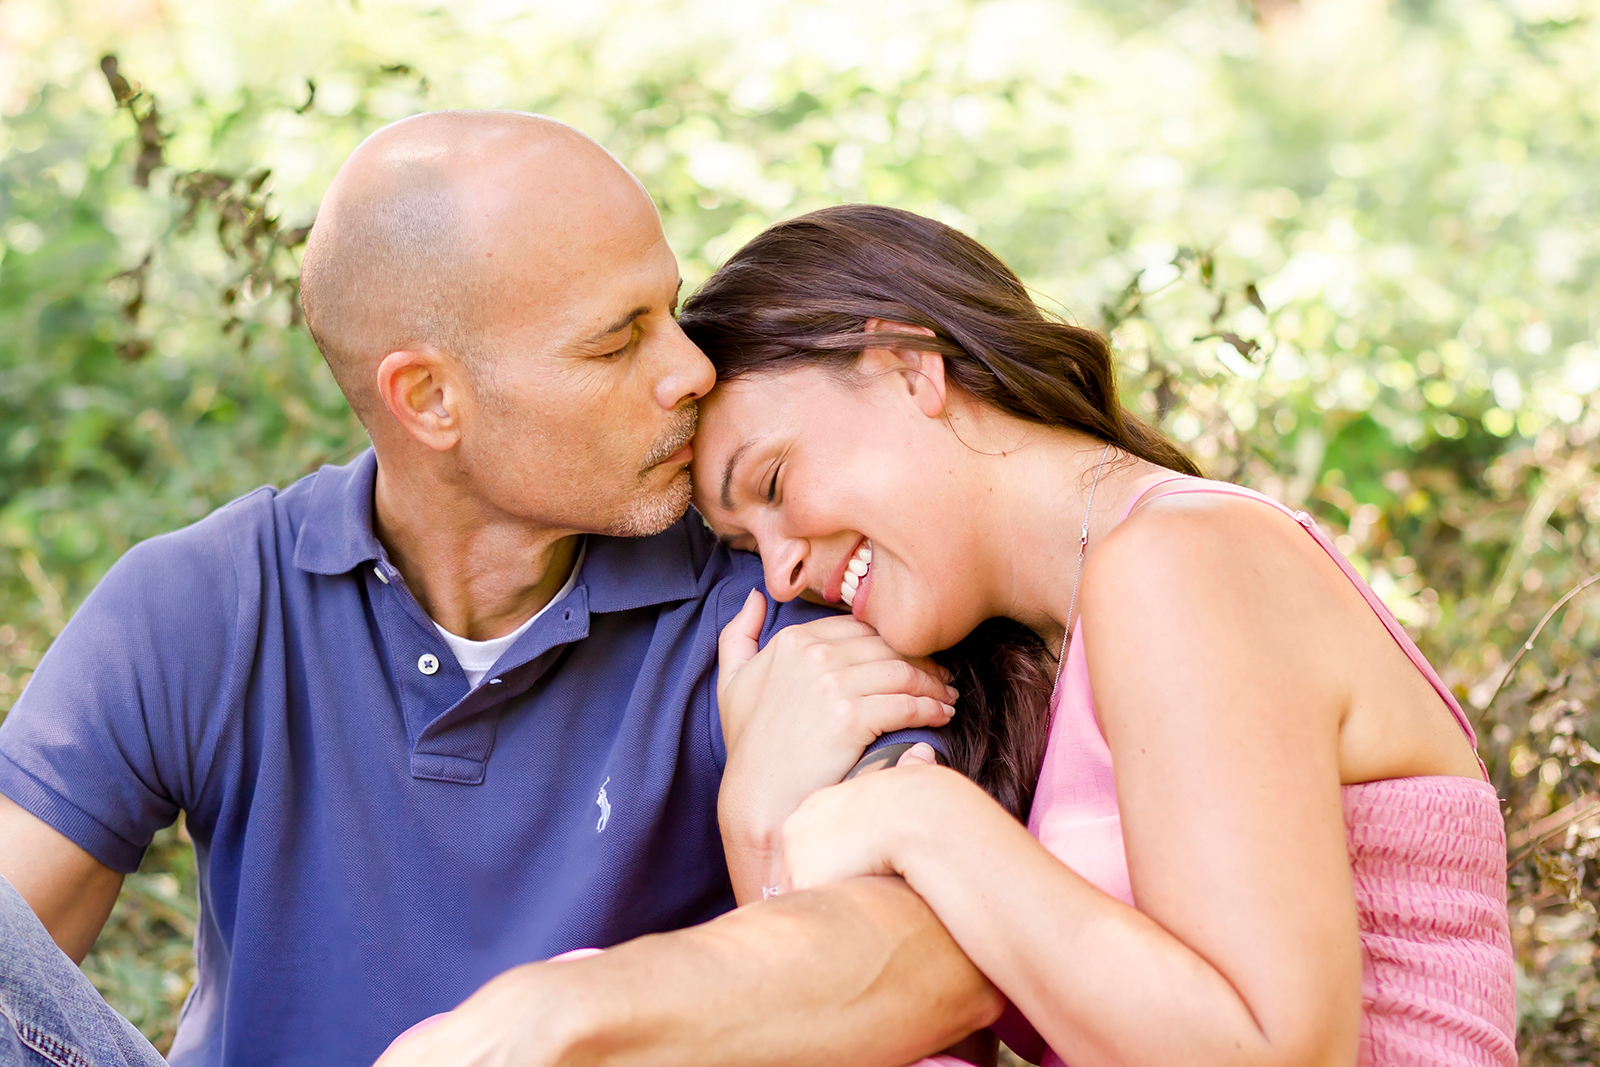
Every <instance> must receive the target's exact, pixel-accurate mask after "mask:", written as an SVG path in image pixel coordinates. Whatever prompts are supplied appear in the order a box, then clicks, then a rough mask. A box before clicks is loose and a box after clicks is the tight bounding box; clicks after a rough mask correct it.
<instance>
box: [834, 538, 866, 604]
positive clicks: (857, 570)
mask: <svg viewBox="0 0 1600 1067" xmlns="http://www.w3.org/2000/svg"><path fill="white" fill-rule="evenodd" d="M870 566H872V542H871V541H862V542H861V547H860V548H858V549H856V553H855V555H853V556H851V557H850V562H849V563H848V564H847V565H846V566H845V571H844V582H843V584H841V585H840V586H839V599H840V600H843V601H844V605H845V607H849V606H850V605H851V604H853V603H854V602H855V599H856V591H857V590H858V589H860V588H861V579H862V577H863V576H865V575H866V573H867V568H868V567H870Z"/></svg>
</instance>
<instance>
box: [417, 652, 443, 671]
mask: <svg viewBox="0 0 1600 1067" xmlns="http://www.w3.org/2000/svg"><path fill="white" fill-rule="evenodd" d="M417 670H419V671H421V672H422V673H423V674H437V673H438V672H439V657H438V656H435V655H434V654H433V653H432V652H424V653H423V654H422V657H421V658H420V659H418V660H417Z"/></svg>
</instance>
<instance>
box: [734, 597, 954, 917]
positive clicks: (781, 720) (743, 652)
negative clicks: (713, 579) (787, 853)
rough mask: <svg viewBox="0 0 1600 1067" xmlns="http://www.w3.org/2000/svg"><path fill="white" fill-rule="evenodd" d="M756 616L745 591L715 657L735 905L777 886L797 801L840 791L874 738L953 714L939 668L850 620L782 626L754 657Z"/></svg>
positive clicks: (761, 607)
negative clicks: (783, 841) (783, 839)
mask: <svg viewBox="0 0 1600 1067" xmlns="http://www.w3.org/2000/svg"><path fill="white" fill-rule="evenodd" d="M765 608H766V602H765V600H764V599H763V598H762V596H761V594H760V593H758V592H755V591H752V592H751V593H750V596H749V598H748V599H747V600H746V601H745V604H744V607H743V609H741V610H740V612H739V614H738V615H736V616H735V617H734V619H733V621H731V622H730V623H728V625H727V626H726V627H724V628H723V631H722V636H721V638H720V639H719V641H718V646H717V652H718V675H717V702H718V706H719V708H720V710H721V715H722V734H723V738H724V740H725V741H726V743H727V748H728V766H727V769H726V770H725V771H724V772H723V777H722V790H721V793H720V794H719V795H718V803H717V815H718V821H719V822H720V823H721V825H722V839H723V846H724V849H725V850H726V852H727V857H728V871H729V874H730V876H731V877H732V879H733V887H734V893H735V896H736V897H737V899H738V900H739V901H740V903H745V902H747V901H750V900H759V899H761V896H762V893H761V887H762V886H772V885H777V884H778V873H779V872H778V869H777V867H776V863H777V859H778V848H779V839H780V837H779V835H780V834H781V832H782V828H783V823H784V820H785V819H787V818H788V817H789V816H790V815H791V814H792V813H793V812H794V810H795V809H796V808H797V807H799V806H800V802H801V801H803V800H804V799H805V798H806V797H807V796H809V795H811V794H812V793H813V792H815V791H816V790H818V789H822V788H824V787H826V786H830V785H833V784H835V783H836V782H838V781H839V780H840V779H842V778H843V777H844V776H845V774H847V773H848V772H849V770H850V768H851V767H853V766H855V764H856V761H857V760H859V759H860V758H861V752H862V750H863V749H865V748H866V747H867V746H868V745H870V744H871V743H872V742H873V741H874V740H876V739H877V737H878V736H879V735H880V734H884V733H888V732H890V731H892V730H902V729H906V728H907V727H912V726H943V725H944V724H945V723H947V722H949V721H950V717H951V716H952V715H953V714H954V713H955V708H954V703H953V702H954V701H955V698H956V691H955V690H954V689H952V688H951V687H950V686H949V685H948V684H947V682H948V680H949V674H948V672H947V671H945V669H944V668H943V667H940V666H939V665H938V664H936V663H934V662H933V661H932V660H928V659H913V658H908V657H906V656H902V655H900V654H899V653H898V652H895V651H894V650H893V649H891V648H890V647H889V646H888V644H886V643H885V642H884V640H883V638H881V637H879V636H878V633H877V631H876V630H874V629H873V628H872V627H870V626H868V625H867V624H866V623H863V622H860V621H858V620H856V619H853V618H851V617H850V616H848V615H843V616H837V617H834V618H828V619H818V620H816V621H815V622H809V623H805V624H803V625H799V626H790V627H788V628H787V629H784V630H781V631H779V632H778V633H777V634H776V635H775V636H774V637H773V638H772V640H771V641H769V642H767V647H766V648H764V649H761V650H760V651H759V652H758V651H757V641H758V640H759V638H760V636H761V625H762V621H763V620H764V618H765V614H766V613H765Z"/></svg>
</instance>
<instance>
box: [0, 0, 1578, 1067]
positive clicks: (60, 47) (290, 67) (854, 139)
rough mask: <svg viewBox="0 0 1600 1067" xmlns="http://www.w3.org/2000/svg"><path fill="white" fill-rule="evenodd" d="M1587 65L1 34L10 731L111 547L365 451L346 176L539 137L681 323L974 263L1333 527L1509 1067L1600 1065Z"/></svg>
mask: <svg viewBox="0 0 1600 1067" xmlns="http://www.w3.org/2000/svg"><path fill="white" fill-rule="evenodd" d="M1597 54H1600V4H1597V3H1596V0H1461V2H1459V3H1454V4H1440V3H1434V2H1430V0H1407V2H1404V3H1401V2H1398V0H1396V2H1394V3H1392V4H1385V3H1382V2H1379V0H1305V2H1303V3H1299V4H1296V3H1292V2H1289V0H1274V2H1272V3H1266V2H1262V3H1258V4H1246V3H1242V2H1232V0H1228V2H1224V0H1197V2H1193V3H1186V4H1175V3H1171V2H1170V0H1137V2H1131V3H1130V2H1125V0H1124V2H1118V3H1111V2H1110V0H1074V2H1069V3H1060V2H1047V0H980V2H968V0H922V2H915V3H914V2H911V0H881V2H880V3H877V4H873V5H860V4H849V3H845V2H843V0H828V2H811V3H797V2H782V0H740V2H738V3H735V2H733V0H613V2H601V0H597V2H595V3H593V4H571V3H566V2H557V0H528V2H525V3H515V2H512V3H504V2H489V0H476V2H468V3H461V4H455V5H450V6H448V7H444V8H439V7H433V8H429V7H425V6H414V5H409V4H405V3H402V2H400V0H378V2H367V3H362V4H360V5H354V4H350V5H311V4H309V3H306V2H304V0H273V2H272V3H268V4H261V5H246V4H241V3H236V2H233V0H223V2H220V3H211V4H200V3H196V2H193V0H179V2H176V3H170V4H163V5H159V6H158V5H155V4H153V3H149V2H148V0H135V2H133V3H122V2H118V3H113V2H111V0H80V2H78V3H75V4H73V5H72V6H71V7H70V8H69V7H68V6H67V5H66V4H65V3H64V2H60V0H8V2H7V3H6V4H3V5H0V118H3V121H0V709H3V708H5V707H7V706H9V704H10V702H11V701H12V700H13V699H14V698H15V695H16V694H17V693H18V692H19V691H20V689H21V687H22V686H23V685H25V684H26V682H27V678H28V674H29V671H31V669H32V668H33V666H34V664H36V663H37V660H38V657H39V655H40V654H41V653H42V652H43V650H44V648H45V647H46V646H47V645H48V643H49V640H50V638H51V637H52V636H53V634H54V633H56V632H58V631H59V629H60V627H61V625H62V622H63V620H64V619H65V617H66V616H67V615H68V614H69V613H70V610H71V608H72V606H73V605H75V604H77V603H78V601H79V600H81V598H82V597H83V595H84V594H85V592H86V591H87V590H88V589H89V588H90V587H91V586H92V585H93V583H94V582H95V581H96V580H97V579H98V577H99V576H100V575H101V574H102V573H104V571H105V569H106V567H107V566H109V565H110V563H111V561H112V560H114V559H115V558H116V557H117V556H118V555H120V554H121V553H122V552H123V551H125V550H126V549H127V547H128V546H129V545H131V544H133V543H134V542H136V541H137V540H139V539H140V538H143V537H147V536H150V535H151V534H154V533H157V532H160V531H162V530H166V529H171V528H173V527H175V526H178V525H181V524H183V523H186V522H189V521H192V520H193V519H195V518H198V517H199V516H201V515H203V514H205V513H206V512H207V511H209V510H210V509H211V508H213V507H215V506H216V505H218V504H220V503H222V502H224V501H226V500H228V499H230V498H232V497H233V496H236V495H238V494H239V493H241V492H244V491H246V490H248V489H250V488H253V487H254V486H255V485H257V484H260V483H262V482H275V483H280V484H281V483H283V482H286V481H288V480H291V479H293V478H294V477H296V476H298V475H299V474H301V473H303V472H305V471H307V470H310V469H313V468H314V467H315V466H316V465H318V464H319V463H322V462H325V461H328V460H337V459H342V458H344V457H347V456H349V455H350V454H352V453H353V452H354V451H356V450H358V449H359V448H361V447H363V445H364V438H363V436H362V434H361V431H360V428H359V426H358V425H357V423H356V422H355V420H354V419H353V418H352V417H351V416H350V415H349V413H348V410H347V409H346V407H345V405H344V403H343V400H342V398H341V397H340V396H339V395H338V391H337V389H336V388H335V387H334V385H333V382H332V379H331V376H330V375H328V373H327V371H326V369H325V368H324V367H323V366H322V364H321V361H320V359H319V358H318V356H317V355H316V352H315V350H314V348H313V347H312V345H311V344H310V342H309V339H308V338H307V337H306V335H305V332H304V330H303V329H301V328H300V327H299V324H298V316H297V310H296V301H295V298H294V297H295V276H296V274H297V272H298V265H297V255H298V249H299V247H300V246H301V244H302V243H303V240H304V236H305V232H306V227H307V226H308V225H309V224H310V222H311V220H312V218H313V217H314V215H315V211H316V205H317V201H318V198H319V197H320V195H321V191H322V190H323V189H324V188H325V187H326V184H327V182H328V180H329V178H330V177H331V176H332V173H333V171H334V169H335V168H336V167H337V166H338V164H339V163H340V162H341V161H342V160H343V159H344V157H345V156H346V155H348V153H349V152H350V151H351V149H353V148H354V147H355V145H356V144H357V143H359V141H360V139H361V138H362V137H364V136H365V135H366V134H368V133H370V132H371V131H372V130H374V129H376V128H377V127H378V126H380V125H382V124H383V123H385V122H387V121H391V120H393V119H397V118H401V117H403V116H405V115H408V114H412V113H415V112H416V111H419V110H425V109H430V108H436V107H509V108H519V109H527V110H537V111H542V112H545V113H547V114H551V115H553V116H555V117H557V118H561V119H564V120H566V121H569V122H572V123H573V124H574V125H576V126H578V127H579V128H581V129H583V130H585V131H586V132H588V133H590V134H592V135H594V136H596V137H597V138H599V139H600V140H601V141H602V142H603V143H605V144H606V145H607V147H609V148H610V149H611V150H612V151H613V152H615V153H616V154H617V155H618V157H619V158H621V159H622V160H624V161H625V162H626V163H627V164H628V165H629V166H630V167H632V168H633V169H634V171H635V172H636V173H638V174H639V175H640V177H641V179H642V180H643V181H644V183H645V184H646V186H647V187H648V188H649V189H650V190H651V192H652V194H653V195H654V196H655V197H656V199H657V202H658V204H659V205H660V207H661V209H662V214H663V218H664V221H665V224H666V227H667V231H668V236H669V238H670V240H671V241H672V243H673V246H674V248H675V249H676V250H677V251H678V253H679V256H680V259H681V261H682V264H683V269H684V273H685V276H686V278H687V280H688V282H689V284H690V286H691V287H692V286H693V285H694V284H696V283H697V282H698V281H699V280H700V279H703V278H704V277H705V276H706V275H707V274H708V273H709V272H710V270H711V269H712V268H713V267H714V266H715V264H716V263H717V262H719V261H720V260H721V259H722V258H723V257H724V256H726V255H727V254H728V253H729V252H730V251H732V250H733V249H734V248H736V247H737V246H738V245H739V244H740V243H741V242H742V241H744V240H745V239H747V238H748V237H749V236H751V235H753V234H754V233H755V232H757V231H758V230H759V229H760V228H761V227H762V226H764V225H766V224H767V223H768V222H770V221H772V220H773V219H776V218H780V217H783V216H786V215H789V214H793V213H796V212H799V211H804V210H808V209H810V208H813V207H817V206H821V205H824V204H828V203H835V202H838V201H841V200H875V201H882V202H888V203H894V204H898V205H901V206H904V207H907V208H911V209H913V210H917V211H922V212H924V213H927V214H931V215H934V216H936V217H939V218H942V219H944V220H946V221H948V222H950V223H952V224H954V225H957V226H960V227H962V228H963V229H966V230H967V231H968V232H971V233H972V234H973V235H974V236H976V237H978V238H979V239H980V240H982V241H984V242H986V243H988V244H990V245H991V246H992V247H994V248H996V250H998V251H999V252H1001V254H1003V255H1004V256H1005V257H1006V258H1007V259H1008V260H1009V261H1010V262H1011V263H1013V265H1015V266H1016V267H1017V268H1018V270H1019V271H1020V272H1021V273H1022V274H1023V276H1024V277H1025V278H1026V279H1027V280H1028V282H1029V284H1030V285H1032V286H1033V287H1034V289H1035V291H1036V292H1037V293H1038V294H1039V296H1040V299H1041V300H1042V301H1043V302H1044V303H1046V304H1047V305H1049V306H1051V307H1054V308H1058V309H1060V310H1061V311H1062V312H1063V313H1064V314H1067V315H1069V316H1072V317H1075V318H1078V319H1080V320H1082V321H1085V322H1086V323H1088V324H1091V325H1095V326H1098V327H1101V328H1104V329H1106V330H1107V331H1109V332H1110V333H1111V334H1112V336H1113V339H1114V341H1115V343H1116V345H1117V349H1118V352H1119V356H1120V359H1121V364H1122V370H1123V376H1124V377H1123V385H1124V389H1125V393H1126V398H1127V401H1128V403H1129V404H1130V405H1132V406H1133V407H1134V408H1135V409H1136V410H1139V411H1141V412H1143V413H1145V414H1146V415H1148V416H1149V417H1151V418H1152V419H1154V420H1156V421H1158V422H1159V423H1161V425H1162V426H1163V427H1164V428H1165V429H1166V430H1167V431H1168V432H1170V433H1171V434H1173V435H1174V436H1175V437H1177V438H1178V439H1180V440H1182V441H1184V442H1185V443H1186V444H1187V445H1188V446H1189V447H1190V448H1191V449H1192V450H1193V451H1194V452H1195V454H1196V455H1197V456H1198V457H1199V458H1200V459H1201V460H1202V462H1203V463H1204V464H1205V465H1206V466H1208V467H1209V468H1210V470H1211V471H1212V473H1214V474H1215V475H1216V476H1218V477H1224V478H1231V479H1235V480H1238V481H1241V482H1244V483H1247V484H1250V485H1253V486H1255V487H1257V488H1260V489H1262V490H1264V491H1266V492H1268V493H1270V494H1272V495H1274V496H1276V497H1278V498H1280V499H1282V500H1284V501H1286V502H1287V503H1290V504H1291V505H1293V506H1296V507H1305V508H1307V509H1308V510H1311V511H1312V512H1314V513H1315V514H1316V515H1317V516H1318V518H1319V519H1320V520H1321V521H1322V522H1323V523H1324V524H1325V525H1326V526H1328V527H1329V528H1330V529H1331V530H1332V531H1333V532H1334V533H1335V534H1336V535H1337V539H1338V543H1339V545H1340V547H1341V549H1342V550H1343V551H1344V552H1345V553H1346V554H1347V555H1349V556H1350V557H1351V558H1352V559H1353V560H1354V561H1355V563H1356V565H1357V567H1358V568H1359V569H1360V570H1361V571H1362V573H1363V574H1364V575H1365V576H1366V577H1367V578H1368V580H1369V581H1370V582H1371V584H1372V585H1373V587H1374V588H1375V589H1376V590H1377V591H1378V592H1379V594H1380V595H1381V596H1383V598H1384V599H1385V600H1386V602H1388V603H1389V604H1390V606H1391V607H1392V608H1393V610H1394V611H1395V613H1396V614H1397V615H1398V616H1399V618H1400V619H1401V620H1402V622H1404V623H1405V624H1406V625H1407V626H1408V627H1409V628H1411V630H1412V632H1413V633H1414V634H1416V635H1417V637H1418V639H1419V640H1420V642H1421V643H1422V645H1423V647H1424V650H1425V651H1426V652H1427V653H1428V654H1429V656H1430V658H1432V659H1433V661H1434V662H1435V663H1436V664H1437V665H1438V666H1439V668H1440V671H1441V674H1442V675H1443V676H1444V677H1445V679H1446V681H1447V682H1448V683H1449V684H1451V685H1452V686H1453V687H1454V688H1455V689H1456V691H1457V692H1458V693H1460V694H1461V695H1462V697H1463V698H1464V702H1465V703H1466V704H1468V706H1469V707H1470V709H1471V710H1472V711H1473V713H1474V714H1478V715H1480V716H1481V717H1482V726H1481V730H1482V735H1483V738H1482V740H1483V743H1482V746H1481V748H1482V752H1483V755H1484V758H1485V761H1486V762H1487V763H1488V765H1489V768H1490V771H1491V774H1492V776H1493V779H1494V781H1495V784H1496V787H1497V788H1498V789H1499V791H1500V795H1501V796H1502V797H1503V798H1504V799H1505V803H1506V811H1507V816H1508V824H1509V826H1510V829H1511V840H1512V855H1513V858H1514V859H1515V860H1516V862H1515V864H1514V865H1513V869H1512V901H1511V915H1512V925H1513V934H1514V938H1515V940H1516V945H1517V950H1518V954H1519V960H1520V961H1521V966H1522V975H1521V987H1520V1011H1521V1025H1522V1037H1521V1043H1522V1046H1523V1047H1524V1049H1525V1052H1524V1061H1525V1062H1527V1063H1540V1064H1544V1063H1552V1064H1553V1063H1578V1062H1591V1061H1593V1060H1594V1059H1595V1058H1596V1055H1597V1049H1600V1034H1597V1033H1596V1023H1595V1018H1596V1015H1597V1013H1600V979H1597V977H1596V970H1595V963H1596V959H1597V956H1596V951H1597V950H1596V937H1597V934H1596V925H1595V917H1594V913H1593V908H1592V907H1589V906H1588V905H1590V904H1592V902H1593V900H1594V897H1595V886H1596V877H1597V872H1596V863H1597V856H1596V853H1597V851H1600V812H1591V813H1590V814H1581V813H1583V812H1585V811H1587V810H1588V809H1587V808H1586V807H1585V806H1584V805H1586V804H1588V803H1590V802H1591V801H1592V799H1593V798H1594V797H1596V796H1600V783H1597V781H1596V774H1597V771H1600V768H1597V766H1596V763H1595V756H1596V749H1597V748H1600V718H1597V717H1596V716H1595V715H1594V707H1595V699H1596V683H1597V679H1596V676H1595V673H1594V669H1593V663H1594V656H1595V653H1596V651H1597V648H1600V620H1597V614H1600V611H1597V605H1600V589H1593V590H1587V591H1584V592H1580V593H1578V594H1577V595H1575V596H1574V597H1573V599H1572V600H1571V601H1570V602H1569V603H1568V604H1567V605H1566V606H1565V607H1564V608H1563V610H1561V611H1560V612H1558V613H1556V614H1554V615H1553V616H1552V617H1551V619H1550V621H1549V623H1548V625H1547V626H1545V628H1544V630H1543V631H1542V633H1540V634H1539V637H1538V640H1537V641H1535V642H1534V643H1533V645H1532V647H1531V648H1529V649H1527V650H1526V651H1525V652H1522V653H1518V652H1517V651H1516V650H1517V649H1519V648H1522V647H1523V646H1524V644H1525V643H1526V642H1527V641H1528V639H1529V637H1530V634H1532V633H1533V631H1534V628H1535V626H1536V625H1537V624H1538V621H1539V620H1540V619H1541V618H1542V617H1543V616H1545V615H1546V613H1547V612H1549V611H1550V610H1551V608H1552V607H1553V605H1555V604H1556V602H1557V600H1558V599H1559V598H1560V597H1562V596H1563V595H1564V594H1566V593H1568V592H1569V591H1571V590H1573V589H1575V588H1576V587H1577V586H1578V585H1579V583H1580V582H1582V581H1584V580H1585V579H1587V578H1588V577H1589V576H1591V575H1594V574H1597V573H1600V534H1597V529H1596V523H1597V521H1600V484H1597V481H1596V478H1595V474H1594V472H1595V470H1596V466H1597V464H1600V411H1597V409H1596V404H1595V401H1596V395H1597V392H1600V338H1597V336H1596V330H1597V325H1600V296H1597V293H1600V210H1597V209H1600V204H1597V197H1600V186H1597V184H1596V182H1595V179H1594V176H1595V175H1596V174H1600V93H1596V91H1595V88H1594V84H1595V83H1594V79H1593V74H1592V67H1593V57H1594V56H1595V55H1597ZM102 57H105V58H103V59H102ZM1497 692H1498V695H1496V693H1497ZM159 840H160V844H159V846H158V847H157V848H156V849H155V850H154V851H153V852H152V854H151V859H150V861H149V864H150V867H149V869H150V874H149V876H148V877H149V878H152V879H154V878H161V877H165V876H167V875H171V876H172V877H173V878H175V879H176V882H175V883H171V882H166V881H162V882H153V881H151V882H140V881H131V882H130V886H131V887H132V888H130V891H129V893H128V894H126V895H125V897H124V900H123V903H122V904H121V905H119V911H118V913H117V917H115V918H114V921H113V927H112V929H111V931H110V932H109V933H108V934H107V936H106V937H105V938H104V939H102V942H101V946H100V947H99V948H98V949H97V951H96V954H95V956H94V957H93V961H92V963H91V965H90V969H91V971H92V973H93V974H94V975H95V977H96V980H97V981H98V982H100V983H101V984H102V988H105V989H107V990H109V991H110V992H111V993H112V995H113V998H114V999H115V1000H116V1002H117V1003H118V1004H119V1006H121V1007H123V1008H124V1009H125V1010H127V1011H129V1012H131V1013H133V1014H135V1015H139V1013H140V1012H143V1013H144V1014H143V1015H140V1016H139V1017H140V1019H141V1025H144V1026H146V1028H147V1030H148V1032H151V1033H153V1034H169V1033H170V1026H171V1015H170V1007H171V1005H172V1004H174V1003H175V1002H176V1001H175V1000H174V997H175V996H181V994H179V993H176V992H175V990H176V989H177V988H179V987H182V986H184V984H185V983H186V982H187V981H188V978H187V977H186V976H187V975H188V974H189V973H190V972H189V970H187V969H186V967H185V966H183V965H180V963H179V961H180V960H181V959H182V958H183V954H184V952H185V951H186V948H184V944H183V942H184V939H185V938H186V937H187V936H189V928H187V927H185V926H184V921H183V920H182V915H183V914H184V913H183V911H182V909H179V908H178V905H177V902H178V901H179V900H190V901H192V900H193V897H194V882H193V877H194V872H193V869H192V859H186V858H185V857H187V855H188V854H187V852H186V851H185V850H184V849H183V847H182V845H181V843H180V842H178V841H177V839H176V838H175V837H174V836H172V835H171V834H170V833H169V835H167V836H164V837H163V838H161V839H159ZM185 864H189V866H185ZM136 877H137V878H140V879H143V878H146V877H147V876H145V875H140V876H136ZM174 886H175V887H176V888H175V889H174ZM141 887H142V888H141ZM169 889H170V890H173V892H168V890H169ZM158 904H159V905H160V906H159V907H158V906H157V905H158ZM163 909H165V910H163ZM190 914H191V915H192V912H191V913H190ZM188 921H190V922H192V918H191V919H190V920H188ZM172 983H176V985H175V986H173V985H172ZM169 986H171V988H169ZM164 1013H165V1014H164Z"/></svg>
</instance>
